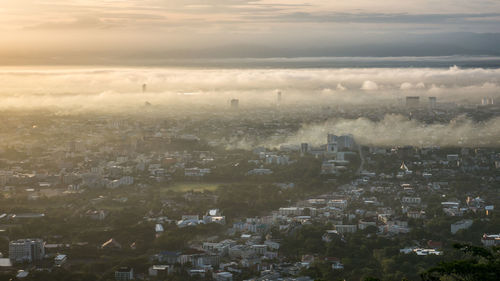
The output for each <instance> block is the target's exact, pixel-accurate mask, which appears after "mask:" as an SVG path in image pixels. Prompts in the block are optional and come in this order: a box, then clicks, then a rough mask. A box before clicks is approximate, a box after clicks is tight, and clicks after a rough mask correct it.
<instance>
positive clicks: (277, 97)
mask: <svg viewBox="0 0 500 281" xmlns="http://www.w3.org/2000/svg"><path fill="white" fill-rule="evenodd" d="M276 99H277V101H278V104H280V103H281V91H278V92H277V93H276Z"/></svg>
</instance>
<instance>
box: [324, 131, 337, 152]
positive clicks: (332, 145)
mask: <svg viewBox="0 0 500 281" xmlns="http://www.w3.org/2000/svg"><path fill="white" fill-rule="evenodd" d="M337 139H338V137H337V136H336V135H334V134H328V136H327V139H326V140H327V144H326V151H327V152H337V151H338V144H337Z"/></svg>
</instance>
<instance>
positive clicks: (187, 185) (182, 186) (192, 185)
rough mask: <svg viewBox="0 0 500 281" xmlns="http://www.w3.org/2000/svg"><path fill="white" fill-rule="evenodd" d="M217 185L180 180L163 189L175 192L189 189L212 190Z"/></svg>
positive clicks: (198, 190)
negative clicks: (180, 181)
mask: <svg viewBox="0 0 500 281" xmlns="http://www.w3.org/2000/svg"><path fill="white" fill-rule="evenodd" d="M218 187H219V185H218V184H216V183H199V182H182V183H176V184H174V185H172V186H169V187H167V188H165V191H175V192H187V191H190V190H193V191H197V192H200V191H204V190H208V191H214V190H216V189H217V188H218Z"/></svg>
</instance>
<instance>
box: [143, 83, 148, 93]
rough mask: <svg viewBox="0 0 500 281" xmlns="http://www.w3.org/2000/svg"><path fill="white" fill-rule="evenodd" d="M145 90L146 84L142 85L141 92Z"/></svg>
mask: <svg viewBox="0 0 500 281" xmlns="http://www.w3.org/2000/svg"><path fill="white" fill-rule="evenodd" d="M146 89H147V85H146V84H142V92H143V93H145V92H146Z"/></svg>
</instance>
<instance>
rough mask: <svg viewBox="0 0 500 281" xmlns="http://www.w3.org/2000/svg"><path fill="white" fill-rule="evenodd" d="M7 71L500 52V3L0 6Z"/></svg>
mask: <svg viewBox="0 0 500 281" xmlns="http://www.w3.org/2000/svg"><path fill="white" fill-rule="evenodd" d="M0 15H1V16H0V57H1V58H2V62H3V64H4V65H16V64H19V65H23V64H52V63H53V64H84V63H85V64H88V63H90V64H92V63H94V64H107V63H122V64H127V63H144V64H149V63H152V62H154V61H157V60H168V59H178V58H199V57H203V58H207V57H208V58H227V57H315V56H403V55H404V56H422V55H431V56H440V55H499V54H500V51H499V50H497V49H498V48H497V46H498V43H500V34H499V30H500V28H499V27H500V1H498V0H413V1H400V0H381V1H373V0H335V1H325V0H308V1H299V0H254V1H247V0H183V1H181V0H168V1H165V0H100V1H98V0H15V1H13V0H0Z"/></svg>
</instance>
